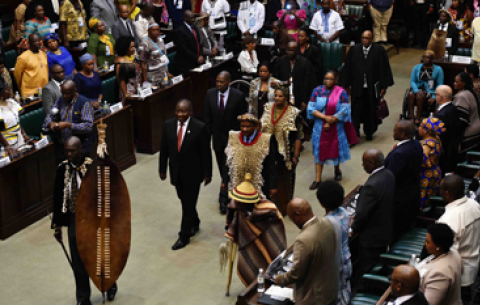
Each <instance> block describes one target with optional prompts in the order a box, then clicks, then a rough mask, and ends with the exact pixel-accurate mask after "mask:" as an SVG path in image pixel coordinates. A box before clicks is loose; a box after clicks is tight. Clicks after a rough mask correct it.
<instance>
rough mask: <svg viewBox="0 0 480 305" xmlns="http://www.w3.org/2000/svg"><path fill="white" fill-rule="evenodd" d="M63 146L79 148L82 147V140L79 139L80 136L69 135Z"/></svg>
mask: <svg viewBox="0 0 480 305" xmlns="http://www.w3.org/2000/svg"><path fill="white" fill-rule="evenodd" d="M65 146H70V147H73V148H80V147H82V141H80V138H78V137H76V136H71V137H70V138H68V139H67V141H65Z"/></svg>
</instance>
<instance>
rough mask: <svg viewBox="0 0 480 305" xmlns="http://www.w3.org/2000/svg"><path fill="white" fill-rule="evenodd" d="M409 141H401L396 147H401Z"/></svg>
mask: <svg viewBox="0 0 480 305" xmlns="http://www.w3.org/2000/svg"><path fill="white" fill-rule="evenodd" d="M410 140H412V139H408V140H403V141H400V142H398V143H397V147H399V146H400V145H402V144H405V143H407V142H408V141H410Z"/></svg>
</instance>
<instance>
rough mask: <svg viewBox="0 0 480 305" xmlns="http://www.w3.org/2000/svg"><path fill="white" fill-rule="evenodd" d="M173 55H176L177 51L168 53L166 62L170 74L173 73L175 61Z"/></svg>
mask: <svg viewBox="0 0 480 305" xmlns="http://www.w3.org/2000/svg"><path fill="white" fill-rule="evenodd" d="M175 54H177V51H175V52H170V53H168V54H167V57H168V61H169V63H168V71H169V72H170V73H172V71H173V61H174V60H175Z"/></svg>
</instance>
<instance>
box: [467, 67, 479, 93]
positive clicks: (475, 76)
mask: <svg viewBox="0 0 480 305" xmlns="http://www.w3.org/2000/svg"><path fill="white" fill-rule="evenodd" d="M464 72H466V73H467V74H468V76H470V78H471V79H472V84H473V90H475V92H476V93H477V95H479V94H480V77H479V73H480V71H479V69H478V65H477V64H470V65H468V66H466V67H465V70H464Z"/></svg>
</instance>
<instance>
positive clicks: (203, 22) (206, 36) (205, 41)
mask: <svg viewBox="0 0 480 305" xmlns="http://www.w3.org/2000/svg"><path fill="white" fill-rule="evenodd" d="M198 23H199V24H198V30H199V33H200V44H201V45H202V50H203V54H204V55H205V56H217V54H218V50H219V48H218V43H217V39H216V38H215V35H214V34H213V32H212V29H210V27H209V26H208V14H207V13H200V18H199V20H198ZM220 37H223V36H220ZM221 39H222V40H223V38H221ZM222 49H223V45H222Z"/></svg>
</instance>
